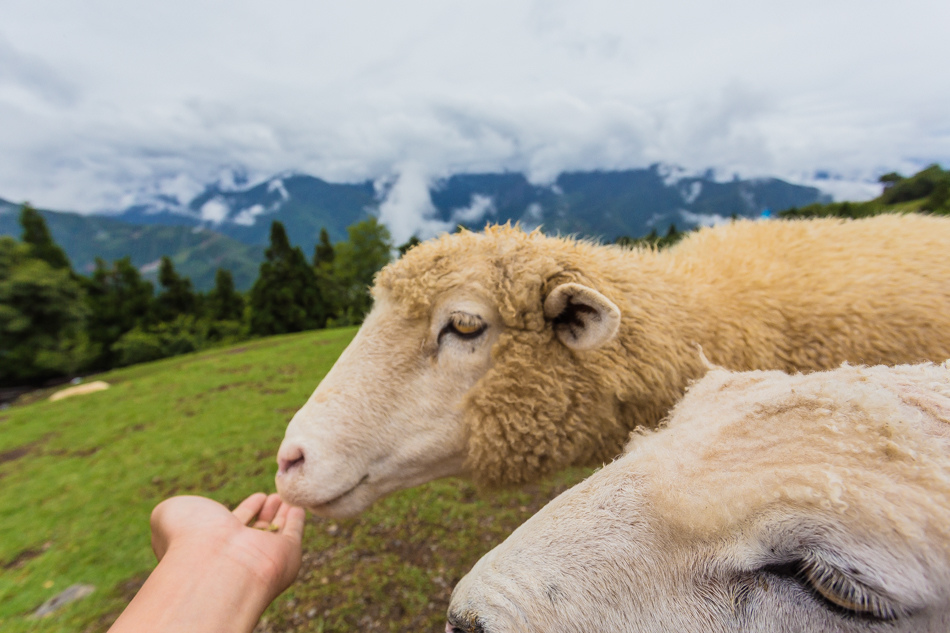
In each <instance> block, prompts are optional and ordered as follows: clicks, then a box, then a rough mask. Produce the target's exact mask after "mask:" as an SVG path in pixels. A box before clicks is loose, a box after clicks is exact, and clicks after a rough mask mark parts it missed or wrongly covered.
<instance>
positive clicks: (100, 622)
mask: <svg viewBox="0 0 950 633" xmlns="http://www.w3.org/2000/svg"><path fill="white" fill-rule="evenodd" d="M354 331H355V330H353V329H340V330H328V331H320V332H308V333H304V334H296V335H289V336H283V337H274V338H269V339H262V340H258V341H254V342H251V343H247V344H244V345H241V346H238V347H234V348H228V349H218V350H214V351H210V352H204V353H201V354H197V355H190V356H182V357H177V358H173V359H168V360H165V361H160V362H156V363H150V364H146V365H138V366H135V367H132V368H128V369H124V370H120V371H115V372H110V373H108V374H105V375H103V376H101V378H102V379H104V380H107V381H109V382H110V383H112V384H113V388H111V389H109V390H108V391H105V392H101V393H96V394H91V395H88V396H82V397H78V398H72V399H67V400H62V401H59V402H48V401H46V400H39V399H37V401H36V402H33V403H32V404H26V405H22V406H15V407H12V408H10V409H7V410H5V411H0V482H2V483H0V630H3V631H5V632H8V633H17V632H21V631H52V632H59V631H62V632H66V631H70V632H72V631H83V632H90V633H92V632H96V631H105V630H106V629H107V628H108V627H109V625H110V624H111V622H112V621H113V620H114V618H115V617H116V616H117V615H118V613H119V612H120V611H121V610H122V608H123V607H124V606H125V604H127V603H128V601H129V600H130V599H131V597H132V596H133V595H134V594H135V591H136V590H137V589H138V587H139V586H140V585H141V583H142V582H143V580H144V578H145V577H146V576H147V574H148V572H149V571H150V570H151V568H152V566H153V565H154V560H153V557H152V553H151V550H150V548H149V533H148V516H149V513H150V512H151V509H152V507H154V506H155V504H156V503H158V502H159V501H160V500H162V499H164V498H166V497H168V496H170V495H174V494H201V495H206V496H210V497H212V498H214V499H217V500H219V501H221V502H223V503H226V504H229V505H233V504H235V503H236V502H237V501H239V500H241V499H242V498H243V497H245V496H246V495H247V494H248V493H250V492H253V491H256V490H265V491H269V490H272V489H273V474H274V470H275V463H274V456H275V454H276V451H277V446H278V444H279V443H280V440H281V438H282V437H283V433H284V428H285V426H286V423H287V422H288V421H289V419H290V418H291V417H292V415H293V413H294V412H295V411H296V409H297V408H298V407H299V406H300V405H301V404H302V403H303V402H304V401H305V400H306V398H307V397H308V396H309V394H310V393H311V391H312V390H313V388H314V387H315V385H316V384H317V383H318V382H319V380H320V379H321V378H322V376H323V375H324V374H325V373H326V372H327V370H329V368H330V366H331V365H332V364H333V362H334V360H335V359H336V358H337V356H338V355H339V354H340V352H341V351H342V350H343V348H344V347H345V346H346V344H347V343H348V342H349V340H350V338H351V337H352V335H353V333H354ZM40 395H43V394H40ZM583 474H585V473H583V472H581V471H571V472H569V473H566V474H564V475H562V476H560V477H559V478H557V479H556V480H554V481H551V482H547V483H545V484H542V485H540V486H536V487H533V488H530V489H523V490H518V491H508V492H503V493H495V494H488V493H485V494H479V493H478V492H477V491H476V490H475V489H474V487H473V486H471V485H470V484H468V483H465V482H461V481H457V480H444V481H439V482H434V483H432V484H429V485H427V486H423V487H421V488H417V489H415V490H411V491H404V492H402V493H398V494H396V495H393V496H391V497H389V498H387V499H385V500H383V501H381V502H379V503H377V504H376V505H375V506H374V507H373V508H371V509H370V511H369V512H367V513H366V514H364V515H363V516H362V517H360V518H357V519H352V520H347V521H328V520H323V519H315V518H312V517H311V518H309V519H308V526H307V532H306V535H305V540H304V564H303V569H302V570H301V574H300V577H299V579H298V581H297V583H296V584H295V585H294V586H293V587H292V588H291V589H290V591H289V592H288V593H287V594H285V595H284V596H282V597H281V598H280V599H278V601H277V602H276V603H275V604H274V605H273V606H272V607H271V608H270V610H269V611H268V612H267V613H266V614H265V616H264V620H263V621H262V624H261V626H260V627H259V630H261V631H326V632H329V631H348V632H349V631H357V630H359V631H409V630H441V627H442V625H443V624H442V622H443V618H444V614H445V609H446V607H447V605H448V598H449V595H450V593H451V589H452V587H453V586H454V584H455V583H456V582H457V581H458V580H459V578H461V576H462V575H464V573H465V572H466V571H467V570H468V569H469V568H470V567H471V565H472V564H474V562H475V561H476V560H477V559H478V558H479V557H480V556H481V555H482V554H483V553H485V552H487V551H488V550H489V549H491V548H492V547H493V546H494V545H495V544H497V543H498V542H500V541H501V540H503V539H504V538H505V536H507V535H508V534H509V533H510V532H511V530H513V529H514V528H515V527H516V526H517V525H519V524H520V523H521V522H523V521H524V519H526V518H527V517H528V516H530V515H531V514H533V513H534V512H535V511H537V509H538V508H540V506H541V505H543V503H544V501H545V500H546V499H548V498H550V497H552V496H554V494H555V493H556V492H559V491H560V490H563V489H565V488H566V487H567V486H568V485H570V484H571V483H573V482H576V481H578V480H579V479H580V478H581V477H582V476H583ZM75 583H90V584H93V585H96V587H97V589H96V591H95V592H94V593H93V594H92V595H91V596H90V597H88V598H85V599H84V600H82V601H80V602H78V603H74V604H73V605H70V606H68V607H66V608H64V609H63V610H62V611H61V612H58V613H56V614H54V615H52V616H50V617H49V618H47V619H44V620H42V621H35V620H31V619H30V618H29V617H28V616H29V614H30V613H32V612H33V611H34V610H35V609H36V608H37V607H38V606H39V605H40V604H42V603H43V602H44V601H45V600H47V599H48V598H50V597H52V596H54V595H56V594H58V593H59V592H61V591H62V590H63V589H65V588H66V587H68V586H70V585H72V584H75Z"/></svg>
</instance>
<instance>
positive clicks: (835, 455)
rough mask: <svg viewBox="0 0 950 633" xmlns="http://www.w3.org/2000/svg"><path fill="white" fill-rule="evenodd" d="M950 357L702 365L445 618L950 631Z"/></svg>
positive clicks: (510, 544)
mask: <svg viewBox="0 0 950 633" xmlns="http://www.w3.org/2000/svg"><path fill="white" fill-rule="evenodd" d="M948 625H950V369H948V367H947V366H942V367H941V366H933V365H923V366H916V367H910V366H903V367H897V368H887V367H875V368H863V367H861V368H857V367H847V366H846V367H843V368H841V369H838V370H836V371H832V372H824V373H814V374H809V375H805V376H802V375H798V376H788V375H785V374H781V373H779V372H749V373H745V374H734V373H730V372H727V371H724V370H713V371H711V372H710V373H709V374H708V375H707V376H706V378H704V379H703V380H701V381H700V382H699V383H697V384H696V385H695V386H694V387H693V388H692V389H691V390H690V392H689V393H688V394H687V395H686V397H685V398H684V400H683V401H682V402H681V403H680V404H679V405H677V406H676V408H675V409H674V410H673V412H672V414H671V418H670V420H669V422H668V426H667V427H666V428H664V429H661V430H660V431H657V432H655V433H651V434H642V435H639V436H635V437H634V439H633V440H632V441H631V443H630V445H629V447H628V452H627V453H626V455H625V456H623V457H622V458H620V459H618V460H617V461H615V462H614V463H612V464H610V465H608V466H606V467H605V468H603V469H602V470H601V471H599V472H598V473H596V474H594V475H593V476H591V477H590V478H588V479H587V480H586V481H585V482H583V483H581V484H579V485H578V486H575V487H574V488H572V489H571V490H569V491H567V492H566V493H564V494H563V495H561V496H560V497H558V498H557V499H555V500H554V501H552V502H551V503H550V504H549V505H548V506H546V507H545V508H544V509H542V510H541V511H540V512H539V513H538V514H536V515H535V516H534V517H532V518H531V519H529V520H528V521H527V522H526V523H525V524H524V525H522V526H521V527H519V528H518V529H517V530H516V531H515V532H514V533H513V534H512V535H511V536H510V537H509V538H508V539H507V540H506V541H505V542H504V543H502V544H501V545H499V546H498V547H497V548H495V549H494V550H492V551H491V552H489V553H488V554H486V555H485V556H484V557H483V558H482V559H481V560H480V561H479V562H478V563H477V564H476V565H475V567H474V568H473V569H472V571H471V572H470V573H469V574H468V575H467V576H466V577H465V578H463V579H462V581H461V582H460V583H459V585H458V586H457V587H456V588H455V590H454V592H453V596H452V601H451V605H450V607H449V624H448V626H447V627H446V631H449V632H454V633H466V632H471V631H479V632H480V633H508V632H513V631H518V632H519V633H521V632H529V631H546V632H552V633H553V632H560V631H572V632H583V631H637V632H641V633H660V632H667V631H669V632H673V631H700V630H701V631H714V632H720V633H724V632H727V631H736V632H738V631H770V632H776V633H777V632H783V631H851V632H858V631H864V632H869V631H879V630H888V631H908V632H909V631H946V630H947V628H948Z"/></svg>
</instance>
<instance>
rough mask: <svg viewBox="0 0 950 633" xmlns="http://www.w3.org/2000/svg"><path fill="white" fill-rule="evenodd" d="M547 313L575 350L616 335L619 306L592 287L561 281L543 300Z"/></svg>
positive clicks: (600, 342)
mask: <svg viewBox="0 0 950 633" xmlns="http://www.w3.org/2000/svg"><path fill="white" fill-rule="evenodd" d="M544 316H545V318H547V319H548V320H550V321H551V322H552V324H553V325H554V331H555V332H556V333H557V337H558V338H559V339H561V342H562V343H564V345H566V346H567V347H569V348H570V349H572V350H576V351H581V350H588V349H595V348H597V347H600V346H601V345H603V344H605V343H606V342H607V341H609V340H611V339H612V338H613V337H614V336H616V335H617V330H618V329H619V328H620V308H618V307H617V306H616V305H615V304H614V302H613V301H611V300H610V299H608V298H607V297H605V296H604V295H602V294H600V293H599V292H597V291H596V290H594V289H593V288H588V287H587V286H582V285H581V284H576V283H566V284H561V285H560V286H557V287H556V288H554V290H552V291H551V293H550V294H548V296H547V298H545V300H544Z"/></svg>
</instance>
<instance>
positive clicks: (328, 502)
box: [310, 473, 369, 510]
mask: <svg viewBox="0 0 950 633" xmlns="http://www.w3.org/2000/svg"><path fill="white" fill-rule="evenodd" d="M367 481H369V473H367V474H365V475H363V478H362V479H360V480H359V481H357V482H356V483H355V484H354V485H353V487H352V488H350V489H349V490H346V491H344V492H341V493H340V494H338V495H337V496H335V497H333V498H332V499H328V500H326V501H321V502H320V503H314V504H310V509H311V510H318V509H319V510H322V509H324V508H329V507H330V506H332V505H333V504H335V503H339V502H340V501H343V499H345V498H346V497H348V496H349V495H351V494H353V493H354V492H355V491H356V489H357V488H359V487H360V486H362V485H363V484H365V483H366V482H367Z"/></svg>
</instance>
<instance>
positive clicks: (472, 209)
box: [452, 193, 496, 224]
mask: <svg viewBox="0 0 950 633" xmlns="http://www.w3.org/2000/svg"><path fill="white" fill-rule="evenodd" d="M495 213H496V209H495V201H494V200H492V197H491V196H483V195H481V194H477V193H476V194H475V195H473V196H472V202H471V204H469V205H468V206H467V207H463V208H461V209H453V210H452V224H474V223H475V222H478V221H479V220H481V219H482V218H484V217H485V216H486V215H495Z"/></svg>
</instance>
